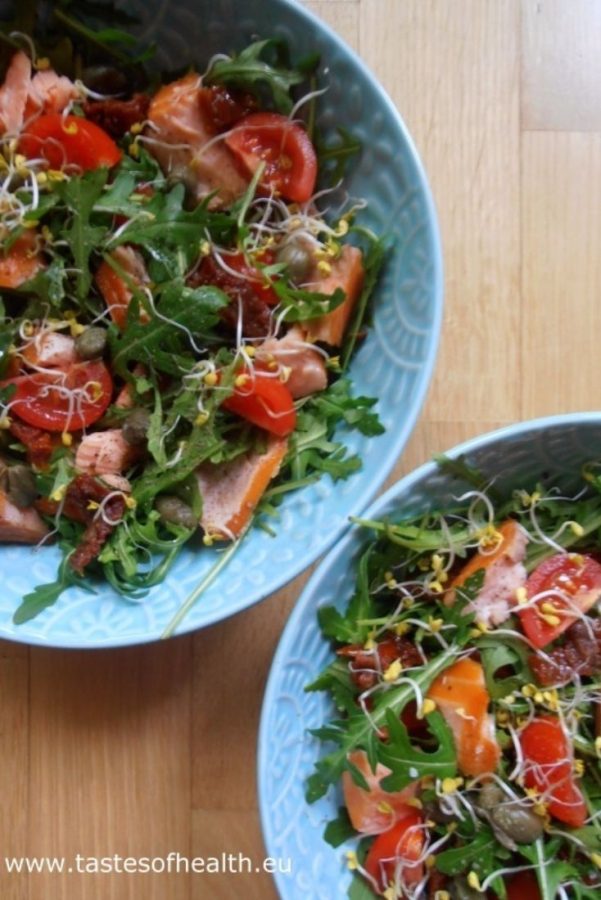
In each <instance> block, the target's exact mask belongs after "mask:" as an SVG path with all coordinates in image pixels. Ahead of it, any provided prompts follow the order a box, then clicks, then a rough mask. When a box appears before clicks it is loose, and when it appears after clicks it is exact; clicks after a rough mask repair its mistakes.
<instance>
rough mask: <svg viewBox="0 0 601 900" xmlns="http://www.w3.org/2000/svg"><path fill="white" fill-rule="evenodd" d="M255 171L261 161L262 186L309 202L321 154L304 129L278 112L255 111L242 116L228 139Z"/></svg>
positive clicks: (251, 169)
mask: <svg viewBox="0 0 601 900" xmlns="http://www.w3.org/2000/svg"><path fill="white" fill-rule="evenodd" d="M225 142H226V144H227V146H228V147H229V148H230V150H231V151H232V153H234V155H235V156H236V157H237V159H238V160H239V161H240V162H241V163H242V165H243V166H244V167H245V169H246V170H247V171H248V172H249V173H250V174H251V175H254V173H255V172H256V171H257V168H258V167H259V165H260V163H261V162H264V163H265V170H264V172H263V175H262V176H261V185H262V187H264V188H267V189H268V190H274V191H276V192H277V193H279V194H281V196H282V197H284V198H285V199H286V200H293V201H294V202H295V203H305V202H306V201H307V200H309V199H310V198H311V197H312V195H313V193H314V191H315V182H316V180H317V156H316V154H315V149H314V147H313V144H312V143H311V139H310V137H309V135H308V134H307V132H306V131H305V129H304V128H302V127H301V126H300V125H297V124H296V122H291V121H290V119H287V118H286V116H281V115H279V114H278V113H269V112H260V113H251V114H250V115H249V116H245V117H244V118H243V119H240V121H239V122H238V124H237V125H236V126H235V128H234V129H233V131H232V132H231V134H229V135H228V137H227V138H226V139H225Z"/></svg>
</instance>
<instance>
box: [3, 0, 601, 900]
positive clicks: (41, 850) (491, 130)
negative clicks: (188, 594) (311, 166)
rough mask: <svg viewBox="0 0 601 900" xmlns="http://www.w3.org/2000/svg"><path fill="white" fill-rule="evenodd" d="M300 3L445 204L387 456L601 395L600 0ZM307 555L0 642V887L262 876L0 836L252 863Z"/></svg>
mask: <svg viewBox="0 0 601 900" xmlns="http://www.w3.org/2000/svg"><path fill="white" fill-rule="evenodd" d="M306 5H307V6H308V7H309V8H310V9H311V10H313V11H314V12H316V13H317V14H318V15H320V16H322V17H323V18H324V19H326V20H327V21H328V23H329V24H330V25H331V26H332V27H334V28H335V29H336V30H337V31H339V32H340V33H341V34H342V35H343V36H344V37H345V38H346V39H347V40H348V41H349V42H350V43H351V44H352V45H353V46H354V47H355V48H356V49H358V51H359V52H360V54H361V55H362V56H363V58H364V59H365V61H366V62H367V64H368V65H369V66H370V67H371V68H372V69H373V70H374V71H375V72H376V74H377V75H378V77H379V78H380V79H381V81H382V83H383V84H384V86H385V87H386V89H387V90H388V91H389V93H390V94H391V96H392V97H393V100H394V101H395V103H396V104H397V106H398V108H399V110H400V111H401V113H402V115H403V117H404V118H405V121H406V122H407V124H408V126H409V128H410V130H411V132H412V134H413V136H414V138H415V141H416V144H417V146H418V148H419V151H420V153H421V155H422V157H423V159H424V162H425V166H426V169H427V171H428V174H429V177H430V180H431V183H432V187H433V191H434V195H435V199H436V203H437V205H438V209H439V213H440V222H441V228H442V234H443V242H444V254H445V269H446V315H445V327H444V336H443V341H442V346H441V352H440V357H439V361H438V367H437V372H436V377H435V379H434V383H433V385H432V388H431V391H430V395H429V398H428V402H427V406H426V409H425V411H424V415H423V416H422V419H421V421H420V423H419V425H418V427H417V428H416V430H415V432H414V435H413V437H412V439H411V441H410V443H409V445H408V447H407V449H406V452H405V454H404V456H403V459H402V460H401V461H400V462H399V464H398V466H397V468H396V470H395V473H394V475H393V476H392V477H398V475H400V474H401V473H403V472H406V471H409V470H410V469H412V468H413V467H415V466H417V465H419V464H421V463H422V462H424V461H425V460H427V459H428V458H430V457H431V455H432V453H433V452H436V451H440V450H443V449H445V448H447V447H449V446H451V445H453V444H455V443H457V442H458V441H461V440H464V439H466V438H468V437H471V436H473V435H475V434H478V433H481V432H483V431H487V430H490V429H491V428H493V427H496V426H497V425H499V424H502V423H504V422H508V421H513V420H516V419H519V418H521V417H522V416H536V415H540V414H544V413H548V412H558V411H568V410H572V409H590V408H595V407H596V406H598V405H599V401H600V399H601V396H600V390H599V388H598V381H599V379H598V373H597V369H598V363H597V353H596V349H597V335H598V333H599V332H600V330H601V304H600V303H599V297H600V296H601V263H600V261H599V260H600V254H599V252H598V235H599V231H600V225H601V222H600V217H601V71H600V68H601V56H600V55H599V52H598V48H599V46H601V9H600V6H599V4H598V3H596V2H594V0H569V2H567V0H314V2H309V3H307V4H306ZM306 577H307V574H306V573H305V575H304V576H302V577H301V578H299V579H297V580H296V581H295V582H294V583H292V584H291V585H289V586H288V587H287V588H286V589H284V590H282V591H280V592H279V593H278V594H277V595H274V596H272V597H270V598H268V599H267V600H266V601H264V602H263V603H262V604H260V605H258V606H256V607H254V608H253V609H250V610H247V611H246V612H245V613H243V614H241V615H239V616H237V617H235V618H233V619H230V620H228V621H226V622H223V623H221V624H219V625H217V626H215V627H213V628H210V629H207V630H206V631H204V632H202V633H200V634H198V635H196V636H194V637H190V638H183V639H178V640H175V641H171V642H169V643H167V644H157V645H152V646H148V647H141V648H131V649H128V650H117V651H113V652H108V651H101V652H97V653H90V654H85V653H61V652H51V651H47V650H42V649H39V648H31V650H29V649H28V648H25V647H21V646H18V645H11V644H6V643H4V644H0V708H1V709H2V714H1V715H0V760H1V766H0V793H1V796H2V804H1V805H0V847H1V851H0V897H1V898H2V900H73V898H77V900H142V898H143V900H166V898H168V900H238V898H240V897H244V898H248V900H273V898H275V897H276V893H275V889H274V888H273V885H272V882H271V879H270V877H269V876H268V875H266V874H264V873H257V872H250V873H240V874H229V875H228V874H224V875H217V874H214V875H199V874H188V875H186V874H185V873H184V872H181V873H180V874H177V873H175V872H172V873H171V874H169V873H166V874H155V875H142V874H140V875H100V874H98V875H93V874H90V875H78V874H76V873H71V874H64V875H57V874H54V875H48V874H46V875H39V874H32V875H31V876H29V877H28V876H27V875H25V874H22V875H15V874H13V875H8V874H7V873H6V871H5V869H4V867H3V856H12V855H21V854H30V855H45V854H51V855H53V856H62V855H65V856H67V857H71V856H72V855H74V854H76V853H80V854H82V855H83V856H85V857H92V856H103V855H106V856H108V855H111V854H114V853H118V854H120V855H121V856H127V855H128V854H131V855H132V856H149V857H152V856H157V857H160V856H166V855H167V854H168V853H169V852H179V853H180V854H182V855H189V856H191V857H193V856H205V857H206V856H211V855H219V854H221V853H222V852H232V853H234V854H238V853H241V854H243V855H245V856H248V857H250V858H251V859H252V860H253V861H254V862H257V863H258V864H260V863H261V861H262V858H263V855H264V852H265V851H264V848H263V845H262V840H261V833H260V828H259V822H258V815H257V809H256V807H257V801H256V782H255V746H256V734H257V728H258V721H259V711H260V704H261V698H262V692H263V688H264V685H265V680H266V677H267V673H268V670H269V664H270V661H271V658H272V655H273V652H274V649H275V646H276V643H277V639H278V636H279V634H280V633H281V629H282V627H283V625H284V623H285V621H286V619H287V616H288V614H289V612H290V610H291V608H292V606H293V604H294V602H295V600H296V598H297V596H298V594H299V592H300V590H301V588H302V584H303V583H304V580H306ZM309 900H310V898H309ZM332 900H337V898H332Z"/></svg>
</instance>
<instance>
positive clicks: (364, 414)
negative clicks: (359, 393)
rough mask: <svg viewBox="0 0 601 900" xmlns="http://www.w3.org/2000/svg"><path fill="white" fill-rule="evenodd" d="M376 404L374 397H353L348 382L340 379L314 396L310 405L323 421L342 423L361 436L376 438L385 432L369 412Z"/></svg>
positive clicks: (376, 417) (376, 418)
mask: <svg viewBox="0 0 601 900" xmlns="http://www.w3.org/2000/svg"><path fill="white" fill-rule="evenodd" d="M377 402H378V401H377V399H376V398H375V397H353V396H352V395H351V393H350V381H348V379H346V378H340V379H338V381H335V382H334V384H332V385H331V387H330V388H329V389H328V390H327V391H324V392H323V393H321V394H316V395H315V397H313V399H312V404H311V405H312V407H313V408H314V409H315V410H317V412H319V413H321V414H322V416H323V417H324V418H325V419H328V420H332V419H333V420H335V421H344V422H345V423H346V424H347V425H348V426H349V428H356V429H357V431H360V432H361V434H365V435H367V436H368V437H377V435H379V434H383V433H384V431H385V428H384V426H383V425H382V423H381V422H380V420H379V418H378V416H377V413H374V412H372V411H371V410H372V409H373V407H374V406H375V405H376V403H377Z"/></svg>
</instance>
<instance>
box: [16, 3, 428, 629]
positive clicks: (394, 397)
mask: <svg viewBox="0 0 601 900" xmlns="http://www.w3.org/2000/svg"><path fill="white" fill-rule="evenodd" d="M120 5H121V4H120ZM131 5H132V6H134V7H135V9H136V12H137V14H138V15H139V17H140V19H141V21H142V23H143V24H142V28H141V32H142V33H143V36H144V37H145V38H146V39H148V40H154V41H156V42H157V44H158V48H159V51H158V63H159V65H160V66H161V67H163V68H170V67H174V66H177V67H180V68H181V67H182V66H184V65H186V64H189V63H196V64H197V66H198V67H199V68H201V69H202V67H203V66H204V64H206V62H207V61H208V59H209V58H210V56H211V55H212V54H213V53H216V52H218V51H221V52H223V51H224V50H226V51H227V50H235V49H239V48H241V47H243V46H245V45H246V44H248V43H249V41H250V40H252V39H253V38H255V37H256V36H258V35H261V36H270V35H274V34H276V35H281V36H283V37H284V38H285V39H286V40H287V41H288V43H289V45H290V47H291V48H292V52H293V55H294V57H295V58H297V59H298V58H302V57H303V56H305V55H308V54H309V53H312V52H315V51H317V52H318V53H319V54H320V56H321V60H322V68H323V69H325V68H327V69H328V70H329V71H328V75H327V80H328V83H329V85H330V89H329V91H328V93H327V94H326V95H325V97H323V98H322V100H321V101H320V108H321V113H320V125H321V127H323V128H324V129H326V130H327V131H329V132H331V131H332V129H333V128H334V127H335V126H336V125H343V126H345V127H346V128H348V129H349V130H350V131H351V132H353V134H355V135H356V136H357V137H359V138H360V139H361V141H362V142H363V146H364V151H363V154H362V156H361V159H360V160H359V162H358V163H357V164H356V166H355V167H354V171H353V174H352V176H351V178H350V181H349V192H350V194H351V195H352V196H353V197H357V198H358V197H363V198H366V199H367V200H368V201H369V207H368V208H367V209H366V210H365V212H364V213H363V214H362V216H361V221H362V222H363V224H365V225H367V226H369V227H371V228H373V229H374V230H375V231H376V232H378V233H379V234H382V233H388V234H389V235H390V236H391V238H392V241H391V244H392V250H391V252H390V258H389V261H388V265H387V267H386V271H385V273H384V276H383V278H382V280H381V283H380V285H379V288H378V290H377V294H376V297H375V314H374V324H373V328H372V329H371V331H370V333H369V336H368V338H367V340H366V341H365V343H364V344H363V346H362V347H361V348H360V350H359V352H358V353H357V355H356V357H355V358H354V360H353V363H352V366H351V374H352V379H353V385H354V390H355V392H356V393H358V394H359V393H361V394H367V395H371V396H377V397H378V398H379V404H378V412H379V414H380V416H381V419H382V421H383V423H384V425H385V426H386V433H385V434H384V435H382V436H381V437H378V438H369V439H368V438H364V437H362V436H360V435H357V434H352V435H349V437H348V440H346V438H345V440H346V442H347V444H348V446H349V449H350V450H351V452H356V453H359V454H360V456H361V457H362V459H363V469H362V470H361V471H360V472H359V473H357V474H356V475H354V476H353V477H352V478H350V479H349V480H348V481H347V482H343V483H338V484H337V485H334V484H333V483H332V482H331V480H330V479H329V478H327V477H326V478H324V479H323V480H322V481H321V482H319V483H318V484H316V485H314V486H312V487H310V488H307V489H304V490H302V491H300V492H298V493H297V494H295V495H291V496H290V497H289V498H288V499H287V500H286V501H285V502H284V504H283V505H282V507H281V519H280V520H279V521H278V522H277V523H275V527H276V529H277V535H276V537H275V538H271V537H269V536H268V535H267V534H265V533H264V532H261V531H259V530H254V531H253V532H252V533H250V534H249V535H248V536H247V537H246V539H245V541H244V544H243V545H242V547H241V548H240V550H239V551H238V553H237V555H236V556H235V557H234V558H233V559H232V561H231V562H230V563H229V564H228V565H227V567H226V569H224V571H222V573H221V574H220V576H219V577H218V578H217V580H216V581H215V582H214V583H213V585H212V586H211V587H210V588H209V589H208V590H207V591H206V592H205V593H204V594H203V595H202V598H201V599H200V601H199V602H198V603H197V604H196V606H195V607H194V609H193V610H192V611H191V612H190V613H189V615H188V616H187V617H186V619H185V621H184V622H183V623H182V625H181V626H180V629H179V632H180V633H181V632H183V631H188V630H192V629H196V628H201V627H203V626H205V625H209V624H211V623H212V622H216V621H218V620H220V619H223V618H225V617H226V616H229V615H232V614H233V613H236V612H239V611H240V610H242V609H244V608H245V607H248V606H250V605H251V604H253V603H255V602H256V601H258V600H260V599H262V598H263V597H265V596H267V595H268V594H270V593H272V592H273V591H275V590H277V589H278V588H280V587H282V585H284V584H285V583H286V582H287V581H289V580H290V579H291V578H293V577H294V576H295V575H297V574H298V573H299V572H301V571H302V570H303V569H304V568H306V567H307V566H308V565H310V564H311V563H312V562H314V561H315V560H316V559H317V557H318V556H319V555H320V554H321V553H323V552H324V551H325V550H327V548H328V547H329V546H330V545H331V544H332V543H333V542H334V541H335V540H336V538H337V537H338V536H339V535H340V533H341V532H342V531H343V529H344V528H345V527H346V525H347V522H348V516H349V515H351V514H356V513H358V512H360V511H361V510H362V509H363V508H364V507H365V506H366V505H367V503H368V502H369V500H370V499H371V498H372V497H373V495H374V494H375V492H376V490H377V489H378V487H379V486H380V485H381V484H382V483H383V481H384V480H385V478H386V476H387V475H388V473H389V471H390V470H391V468H392V466H393V465H394V463H395V461H396V460H397V458H398V456H399V454H400V452H401V450H402V449H403V447H404V445H405V443H406V441H407V438H408V436H409V434H410V432H411V430H412V428H413V426H414V423H415V420H416V418H417V415H418V413H419V411H420V408H421V405H422V402H423V399H424V395H425V392H426V388H427V386H428V382H429V380H430V376H431V374H432V369H433V366H434V359H435V354H436V348H437V344H438V336H439V330H440V322H441V312H442V265H441V253H440V244H439V237H438V229H437V223H436V215H435V212H434V207H433V204H432V199H431V196H430V191H429V188H428V185H427V182H426V177H425V175H424V172H423V169H422V166H421V163H420V161H419V158H418V156H417V153H416V151H415V149H414V147H413V144H412V141H411V138H410V137H409V135H408V133H407V130H406V128H405V126H404V125H403V122H402V121H401V119H400V117H399V115H398V113H397V111H396V109H395V108H394V106H393V105H392V103H391V102H390V100H389V99H388V97H387V96H386V94H385V93H384V92H383V91H382V89H381V88H380V87H379V86H378V84H377V83H376V81H375V80H374V78H373V77H372V76H371V74H370V73H369V72H368V70H367V69H366V68H365V67H364V66H363V65H362V63H361V62H360V60H358V59H357V57H356V56H355V54H354V53H353V52H352V51H351V50H350V49H349V48H348V47H347V46H346V45H345V44H344V43H343V42H342V41H341V40H340V38H338V37H337V36H336V34H334V32H332V31H331V30H330V29H328V28H327V27H326V26H325V25H324V24H323V23H321V22H320V21H319V20H318V19H316V18H315V17H314V16H312V15H310V14H309V13H308V12H306V11H305V10H304V9H302V8H301V7H300V6H298V5H297V4H296V3H293V2H289V0H196V2H195V0H177V2H176V0H173V2H165V0H154V2H151V0H136V2H135V3H133V4H131ZM6 9H7V4H6V3H4V2H2V0H0V18H2V17H3V16H4V13H5V12H6ZM215 558H216V557H215V553H214V552H213V551H207V550H203V551H201V552H198V551H196V550H185V551H184V552H183V553H182V555H181V557H180V559H179V561H178V563H177V564H176V565H175V567H174V568H173V569H172V571H171V573H170V574H169V576H168V577H167V579H166V580H165V581H164V582H163V584H161V585H160V586H158V587H156V588H155V589H154V590H153V591H152V592H151V593H150V594H149V595H148V596H147V598H146V599H145V600H144V601H143V602H140V603H131V602H128V601H127V600H124V599H123V598H122V597H120V596H118V595H117V594H116V593H114V592H113V591H112V590H111V589H110V588H109V587H108V586H107V585H99V586H98V593H97V594H95V595H93V594H89V593H86V592H84V591H82V590H79V589H71V590H69V591H68V592H67V593H66V594H65V595H63V597H62V598H61V599H60V600H59V601H58V603H57V604H56V605H55V606H54V607H52V608H50V609H48V610H46V611H45V612H44V613H43V614H42V615H40V616H39V618H37V619H35V620H33V621H32V622H29V623H27V624H26V625H22V626H18V627H17V626H15V625H13V624H12V614H13V611H14V610H15V608H16V607H17V606H18V605H19V602H20V600H21V598H22V596H23V595H24V594H25V593H27V592H28V591H30V590H31V589H32V588H33V587H34V586H35V585H37V584H41V583H43V582H48V581H52V580H53V579H54V577H55V572H56V567H57V564H58V561H59V554H58V551H57V550H55V549H44V550H41V551H40V552H37V553H35V552H32V551H31V550H30V549H24V548H20V547H2V548H1V549H0V560H1V566H2V575H3V590H2V592H1V594H0V636H1V637H7V638H11V639H13V640H20V641H28V642H31V643H40V644H46V645H54V646H62V647H98V646H116V645H119V644H133V643H137V642H143V641H150V640H153V639H155V638H158V637H160V636H161V634H162V632H163V630H164V628H165V626H166V625H167V623H168V622H169V621H170V620H171V618H172V617H173V615H174V614H175V612H176V611H177V609H178V608H179V607H180V605H181V604H182V602H183V601H184V600H185V599H186V597H187V596H188V595H189V594H190V592H191V591H193V590H194V588H195V587H196V586H197V585H198V584H199V583H200V582H201V581H202V579H203V576H204V575H205V574H206V572H207V570H208V569H209V568H210V567H211V566H212V565H213V564H214V562H215Z"/></svg>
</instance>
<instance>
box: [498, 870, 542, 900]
mask: <svg viewBox="0 0 601 900" xmlns="http://www.w3.org/2000/svg"><path fill="white" fill-rule="evenodd" d="M505 887H506V888H507V900H541V895H540V888H539V886H538V881H537V878H536V875H535V874H534V872H518V874H517V875H514V876H513V877H512V878H511V880H510V881H509V882H508V883H507V884H506V885H505Z"/></svg>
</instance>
